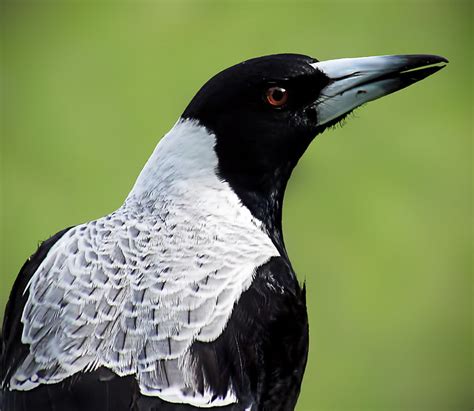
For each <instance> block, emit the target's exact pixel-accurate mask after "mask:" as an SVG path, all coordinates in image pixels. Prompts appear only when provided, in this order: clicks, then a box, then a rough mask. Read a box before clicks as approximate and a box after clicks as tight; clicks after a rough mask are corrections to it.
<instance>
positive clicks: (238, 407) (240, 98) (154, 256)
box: [0, 54, 447, 411]
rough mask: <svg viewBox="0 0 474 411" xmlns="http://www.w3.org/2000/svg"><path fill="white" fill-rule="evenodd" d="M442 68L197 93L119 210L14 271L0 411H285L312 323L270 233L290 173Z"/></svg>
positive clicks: (268, 76) (267, 66) (321, 70)
mask: <svg viewBox="0 0 474 411" xmlns="http://www.w3.org/2000/svg"><path fill="white" fill-rule="evenodd" d="M443 63H447V60H446V59H445V58H443V57H440V56H435V55H389V56H375V57H364V58H345V59H336V60H329V61H318V60H316V59H314V58H311V57H308V56H305V55H299V54H277V55H269V56H264V57H259V58H255V59H251V60H248V61H244V62H243V63H240V64H237V65H235V66H232V67H230V68H228V69H226V70H224V71H222V72H220V73H219V74H217V75H216V76H214V77H213V78H211V79H210V80H209V81H208V82H207V83H206V84H205V85H204V86H203V87H202V88H201V89H200V90H199V91H198V93H197V94H196V95H195V97H194V98H193V99H192V100H191V102H190V103H189V105H188V106H187V108H186V109H185V110H184V112H183V114H182V115H181V117H180V118H179V120H178V121H177V123H176V124H175V125H174V126H173V127H172V129H171V130H170V131H169V132H168V133H167V134H166V135H165V136H164V137H163V138H162V139H161V141H160V142H159V144H158V145H157V147H156V149H155V150H154V152H153V153H152V155H151V157H150V158H149V160H148V161H147V163H146V164H145V166H144V168H143V170H142V171H141V173H140V175H139V176H138V179H137V180H136V183H135V185H134V186H133V188H132V190H131V191H130V193H129V195H128V196H127V198H126V199H125V202H124V203H123V205H122V206H121V207H120V208H119V209H117V210H116V211H114V212H113V213H111V214H109V215H107V216H105V217H102V218H99V219H97V220H94V221H90V222H87V223H85V224H80V225H77V226H74V227H69V228H66V229H64V230H62V231H60V232H58V233H57V234H55V235H53V236H52V237H51V238H49V239H47V240H46V241H44V242H43V243H42V244H41V245H40V246H39V248H38V249H37V251H36V252H35V253H34V254H33V255H32V256H31V257H30V258H29V259H28V260H27V261H26V263H25V264H24V265H23V267H22V268H21V270H20V273H19V275H18V277H17V279H16V281H15V283H14V285H13V289H12V291H11V294H10V298H9V301H8V304H7V307H6V311H5V317H4V322H3V333H2V337H1V358H0V364H1V371H0V383H1V399H0V401H1V407H0V408H1V409H2V410H5V411H6V410H31V409H35V410H114V411H116V410H159V411H169V410H198V409H201V410H202V409H206V408H211V409H218V410H226V411H227V410H232V411H243V410H252V411H256V410H271V411H274V410H275V411H277V410H292V409H294V407H295V404H296V401H297V398H298V395H299V391H300V386H301V381H302V378H303V373H304V370H305V365H306V360H307V355H308V318H307V312H306V302H305V287H304V285H300V283H299V281H298V280H297V277H296V275H295V272H294V270H293V268H292V265H291V263H290V260H289V258H288V254H287V251H286V249H285V243H284V240H283V234H282V204H283V196H284V192H285V187H286V185H287V182H288V179H289V177H290V174H291V172H292V170H293V169H294V167H295V166H296V164H297V162H298V160H299V158H300V157H301V156H302V154H303V153H304V151H305V150H306V148H307V147H308V146H309V144H310V143H311V142H312V140H313V139H314V138H315V136H317V135H318V134H321V133H322V132H323V131H324V130H326V129H327V128H330V127H331V126H333V125H335V124H337V123H338V122H340V121H341V120H342V119H343V118H344V117H345V116H347V114H348V113H350V112H351V111H352V110H354V109H355V108H356V107H358V106H360V105H362V104H364V103H366V102H368V101H371V100H375V99H377V98H379V97H382V96H385V95H387V94H390V93H392V92H395V91H397V90H400V89H402V88H404V87H407V86H409V85H411V84H413V83H415V82H417V81H419V80H422V79H424V78H425V77H427V76H429V75H431V74H433V73H435V72H436V71H438V70H439V69H441V68H442V67H444V64H443Z"/></svg>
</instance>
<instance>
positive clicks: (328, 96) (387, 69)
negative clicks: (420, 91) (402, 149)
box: [311, 54, 448, 125]
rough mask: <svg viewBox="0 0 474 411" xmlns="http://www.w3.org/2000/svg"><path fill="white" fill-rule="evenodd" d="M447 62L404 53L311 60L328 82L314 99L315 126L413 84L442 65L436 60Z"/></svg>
mask: <svg viewBox="0 0 474 411" xmlns="http://www.w3.org/2000/svg"><path fill="white" fill-rule="evenodd" d="M447 62H448V60H446V59H445V58H444V57H441V56H433V55H429V54H413V55H409V54H407V55H396V56H373V57H360V58H345V59H337V60H328V61H320V62H317V63H313V64H311V65H312V66H313V67H314V68H315V69H317V70H319V71H321V72H323V73H324V74H325V75H326V76H327V77H329V83H328V85H327V86H326V87H324V88H323V89H322V90H321V93H320V97H319V98H318V100H317V101H316V110H317V117H318V125H323V124H326V123H328V122H330V121H332V120H334V119H337V118H339V117H340V116H342V115H344V114H346V113H348V112H349V111H351V110H353V109H354V108H356V107H358V106H360V105H362V104H364V103H367V102H368V101H371V100H375V99H378V98H380V97H383V96H386V95H387V94H390V93H393V92H395V91H398V90H401V89H402V88H405V87H407V86H409V85H410V84H413V83H416V82H417V81H420V80H422V79H424V78H425V77H428V76H430V75H431V74H433V73H436V72H437V71H438V70H440V69H441V68H443V67H445V65H439V63H447ZM436 64H437V65H436Z"/></svg>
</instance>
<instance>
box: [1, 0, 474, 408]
mask: <svg viewBox="0 0 474 411" xmlns="http://www.w3.org/2000/svg"><path fill="white" fill-rule="evenodd" d="M472 25H473V2H472V1H469V0H468V1H465V2H463V1H457V0H449V1H448V0H446V1H428V0H410V1H375V0H374V1H334V0H333V1H313V2H309V1H308V2H300V1H291V2H283V1H277V2H249V1H239V2H236V1H235V2H227V1H221V2H217V1H215V2H191V1H186V2H182V1H175V2H171V1H170V2H152V1H133V2H132V1H121V2H115V3H114V2H95V1H84V2H79V1H77V2H76V1H74V2H73V1H71V2H59V1H55V2H45V1H41V2H40V1H5V0H4V1H2V3H1V10H0V27H1V41H2V50H1V52H2V56H1V57H2V62H1V70H2V74H1V180H0V181H1V202H0V205H1V220H0V223H1V229H0V233H1V239H0V241H1V243H0V253H1V254H0V259H1V265H0V306H1V307H2V308H1V312H2V314H0V316H1V315H3V307H4V305H5V303H6V300H7V298H8V294H9V291H10V288H11V285H12V283H13V281H14V279H15V277H16V275H17V273H18V271H19V269H20V267H21V265H22V264H23V262H24V260H25V259H26V258H27V257H28V256H29V255H30V254H31V253H32V252H33V251H34V250H35V249H36V247H37V245H38V244H39V242H40V241H41V240H44V239H46V238H47V237H48V236H50V235H52V234H54V233H55V232H57V231H58V230H60V229H61V228H63V227H66V226H71V225H75V224H78V223H81V222H84V221H88V220H91V219H95V218H97V217H100V216H102V215H104V214H107V213H109V212H111V211H112V210H114V209H115V208H117V207H119V206H120V204H121V203H122V201H123V200H124V198H125V196H126V195H127V193H128V190H129V189H130V188H131V186H132V185H133V183H134V179H135V178H136V176H137V175H138V173H139V171H140V170H141V168H142V166H143V164H144V163H145V161H146V159H147V157H148V156H149V154H150V153H151V152H152V150H153V148H154V147H155V145H156V143H157V141H158V140H159V138H160V137H161V136H163V134H164V133H165V132H166V131H168V130H169V129H170V127H171V126H172V125H173V124H174V122H175V121H176V119H177V118H178V116H179V115H180V114H181V112H182V111H183V109H184V108H185V106H186V105H187V103H188V101H189V100H190V99H191V97H192V96H193V95H194V93H195V92H196V91H197V90H198V88H199V87H200V86H201V85H202V84H203V83H204V82H205V81H206V80H207V79H209V77H210V76H212V75H213V74H215V73H216V72H218V71H220V70H222V69H224V68H226V67H228V66H229V65H232V64H234V63H237V62H240V61H242V60H244V59H247V58H250V57H255V56H259V55H263V54H270V53H278V52H296V53H303V54H309V55H312V56H314V57H316V58H318V59H320V60H325V59H331V58H338V57H355V56H367V55H379V54H397V53H433V54H441V55H444V56H446V57H447V58H448V59H449V60H450V64H449V66H448V67H447V68H446V69H444V70H442V71H441V72H439V73H437V74H436V75H434V76H432V77H430V78H428V79H426V80H424V81H422V82H420V83H419V84H416V85H414V86H412V87H410V88H408V89H405V90H403V91H400V92H398V93H396V94H394V95H391V96H389V97H385V98H383V99H382V100H379V101H377V102H373V103H370V104H368V105H367V106H365V107H364V108H362V109H359V110H357V111H356V113H355V115H353V116H352V117H351V118H349V119H347V122H346V123H347V125H346V126H344V127H343V128H339V127H338V128H337V129H335V130H333V131H329V132H326V133H324V134H323V135H321V136H319V137H318V138H317V139H316V140H315V141H314V143H313V145H312V146H311V147H310V149H309V150H308V152H307V153H306V155H305V157H304V158H303V159H302V160H301V162H300V164H299V166H298V168H297V169H296V171H295V173H294V175H293V177H292V180H291V182H290V185H289V188H288V192H287V195H286V200H285V201H286V205H285V207H286V208H285V210H284V230H285V239H286V243H287V247H288V251H289V254H290V257H291V259H292V262H293V264H294V267H295V269H296V271H297V273H298V275H299V276H300V278H301V280H306V283H307V289H308V302H309V307H308V308H309V316H310V329H311V349H310V356H309V362H308V367H307V371H306V374H305V378H304V383H303V388H302V393H301V397H300V400H299V403H298V408H297V409H298V410H299V411H320V410H329V411H332V410H351V411H356V410H361V411H371V410H373V411H379V410H403V411H411V410H413V411H420V410H430V411H433V410H443V411H444V410H446V411H447V410H453V411H459V410H470V409H472V408H473V407H474V399H473V390H474V388H473V387H474V381H473V373H472V371H473V368H472V367H473V363H472V354H473V341H472V334H471V330H472V314H473V313H472V298H473V293H472V277H471V275H472V260H471V255H472V202H471V201H472V196H471V194H472V169H471V167H472V143H471V140H472V131H473V130H472V125H473V123H472V119H473V100H472V91H473V90H472V77H473V74H472V73H473V72H472V70H473V67H472V64H473V53H472V51H473V46H472V44H473V38H472Z"/></svg>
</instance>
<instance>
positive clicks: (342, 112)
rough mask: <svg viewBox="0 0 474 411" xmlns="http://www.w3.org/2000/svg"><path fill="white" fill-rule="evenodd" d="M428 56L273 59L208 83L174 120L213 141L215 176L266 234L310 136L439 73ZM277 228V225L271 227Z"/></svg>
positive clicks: (275, 220) (437, 64) (249, 64)
mask: <svg viewBox="0 0 474 411" xmlns="http://www.w3.org/2000/svg"><path fill="white" fill-rule="evenodd" d="M445 62H447V60H446V59H445V58H443V57H440V56H434V55H392V56H374V57H363V58H344V59H337V60H328V61H321V62H320V61H318V60H316V59H314V58H312V57H308V56H305V55H299V54H277V55H270V56H264V57H259V58H255V59H251V60H248V61H244V62H242V63H240V64H237V65H235V66H232V67H230V68H228V69H226V70H224V71H222V72H220V73H219V74H217V75H216V76H214V77H213V78H211V79H210V80H209V81H208V82H207V83H206V84H205V85H204V86H203V87H202V88H201V89H200V90H199V91H198V93H197V94H196V96H195V97H194V98H193V99H192V101H191V102H190V104H189V105H188V107H187V108H186V110H185V111H184V113H183V115H182V117H183V118H184V119H191V120H195V121H197V122H198V123H199V124H200V125H202V126H203V127H205V128H207V129H208V130H209V132H210V133H212V134H213V135H214V136H215V139H216V143H215V147H214V149H215V152H216V154H217V157H218V167H217V170H216V172H217V173H218V175H219V176H220V178H221V179H222V180H225V181H227V182H228V183H229V184H230V185H231V187H232V188H233V189H234V191H235V192H236V193H237V194H238V195H239V197H240V198H241V200H242V202H243V203H244V204H245V205H246V206H247V207H248V208H249V209H250V210H251V211H252V213H253V214H254V215H255V216H256V217H258V218H259V219H261V220H262V221H264V222H266V223H267V227H268V226H270V227H269V228H270V229H272V228H274V227H272V226H275V225H277V226H278V225H279V221H280V220H281V203H282V199H283V193H284V190H285V187H286V183H287V181H288V178H289V176H290V174H291V171H292V170H293V168H294V166H295V165H296V163H297V162H298V160H299V158H300V157H301V155H302V154H303V153H304V151H305V150H306V148H307V147H308V145H309V144H310V143H311V141H312V140H313V139H314V137H315V136H316V135H318V134H320V133H322V132H323V131H324V130H325V129H326V128H328V127H330V126H332V125H335V124H336V123H338V122H339V121H341V120H342V119H343V118H344V117H345V116H347V115H348V114H349V113H350V112H351V111H352V110H354V109H355V108H357V107H359V106H361V105H362V104H364V103H367V102H369V101H371V100H375V99H378V98H380V97H383V96H385V95H388V94H390V93H393V92H395V91H397V90H400V89H402V88H405V87H407V86H409V85H411V84H413V83H416V82H417V81H419V80H422V79H423V78H425V77H427V76H429V75H431V74H433V73H435V72H436V71H438V70H439V69H440V68H442V67H444V66H443V65H442V64H441V63H445ZM276 228H277V229H278V228H279V227H276Z"/></svg>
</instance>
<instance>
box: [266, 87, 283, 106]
mask: <svg viewBox="0 0 474 411" xmlns="http://www.w3.org/2000/svg"><path fill="white" fill-rule="evenodd" d="M266 95H267V102H268V103H269V104H270V105H271V106H273V107H281V106H282V105H283V104H285V103H286V100H288V91H287V90H286V89H284V88H283V87H276V86H273V87H270V88H269V89H268V90H267V93H266Z"/></svg>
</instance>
